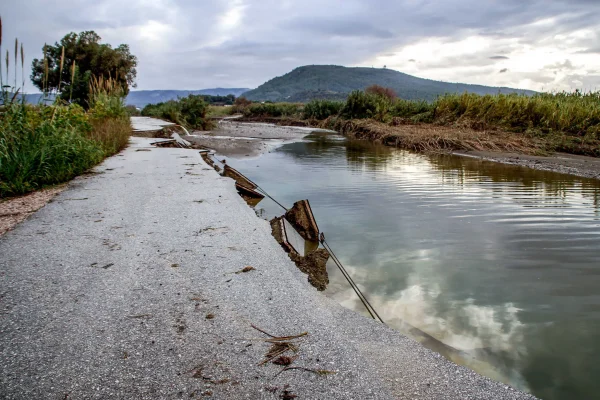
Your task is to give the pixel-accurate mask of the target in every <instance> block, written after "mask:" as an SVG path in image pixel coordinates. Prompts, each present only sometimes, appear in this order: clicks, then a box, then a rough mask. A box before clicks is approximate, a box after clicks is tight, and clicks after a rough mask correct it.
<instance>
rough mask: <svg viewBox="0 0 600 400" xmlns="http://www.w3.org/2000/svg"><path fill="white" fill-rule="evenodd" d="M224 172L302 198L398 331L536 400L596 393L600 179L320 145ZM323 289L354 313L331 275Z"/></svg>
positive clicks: (323, 141) (353, 144) (355, 145)
mask: <svg viewBox="0 0 600 400" xmlns="http://www.w3.org/2000/svg"><path fill="white" fill-rule="evenodd" d="M231 163H232V165H233V166H234V167H236V168H239V169H240V170H241V171H244V173H245V174H246V175H248V176H249V177H250V178H251V179H252V180H254V181H256V182H259V184H260V185H261V186H262V187H263V188H265V189H266V190H267V191H268V192H269V193H271V194H272V195H274V196H275V197H276V198H277V199H278V200H280V201H283V202H284V203H286V204H288V205H290V204H292V203H293V202H294V201H296V200H298V199H302V198H308V199H310V202H311V205H312V208H313V211H314V213H315V216H316V218H317V221H318V223H319V226H320V227H321V229H322V230H323V231H324V232H325V233H326V235H327V237H328V242H329V243H330V244H331V245H332V247H333V248H334V249H335V251H336V253H337V254H338V256H339V257H340V259H341V261H342V262H343V263H344V265H345V266H346V267H347V269H348V270H349V272H350V273H351V275H352V276H353V278H354V279H355V281H356V282H357V283H359V286H360V287H361V289H363V290H364V291H365V293H366V294H367V296H368V297H369V299H370V300H371V301H372V303H373V304H374V306H375V307H376V309H377V311H378V312H379V313H380V314H381V316H382V317H383V318H384V319H385V320H387V321H388V322H390V324H392V325H393V326H395V327H396V328H398V329H400V330H402V331H403V332H405V333H407V334H409V335H412V336H414V337H415V338H416V339H418V340H420V341H423V342H424V343H425V344H426V345H428V346H430V347H432V348H434V350H436V351H439V352H441V353H445V355H446V356H447V357H449V358H451V359H453V360H455V361H457V362H461V363H464V364H467V365H469V366H470V367H472V368H474V369H476V370H478V371H480V372H482V373H485V374H486V375H489V376H490V377H492V378H494V379H498V380H503V381H506V382H510V383H511V384H513V385H515V386H518V387H520V388H523V389H526V390H530V391H531V392H533V393H534V394H536V395H538V396H540V397H542V398H545V399H561V398H571V399H587V398H592V397H594V396H596V393H599V392H600V383H599V382H598V381H597V380H596V379H595V377H596V376H599V375H600V367H599V366H598V365H597V363H596V361H595V360H596V358H597V357H598V356H600V291H599V290H598V288H599V287H600V252H599V251H598V250H599V249H600V244H599V240H598V239H600V219H599V207H598V204H599V203H598V200H599V197H600V185H599V183H598V181H595V180H588V179H583V178H577V177H571V176H566V175H560V174H555V173H551V172H544V171H535V170H530V169H526V168H522V167H515V166H507V165H501V164H494V163H488V162H482V161H479V160H475V159H468V158H459V157H452V156H425V155H418V154H412V153H409V152H404V151H399V150H394V149H391V148H388V147H383V146H377V145H373V144H369V143H365V142H358V141H346V140H343V139H341V138H339V137H331V136H326V135H313V136H311V137H310V138H308V141H306V142H300V143H293V144H289V145H285V146H283V147H281V148H280V149H278V151H276V152H273V153H270V154H268V155H265V156H264V157H262V158H260V159H258V160H252V161H248V160H232V161H231ZM260 207H262V208H263V209H264V211H263V212H264V213H265V214H266V215H269V216H273V215H278V214H280V210H278V209H277V207H276V206H275V205H274V204H272V203H271V202H269V201H267V200H265V201H264V202H263V203H261V205H260ZM330 281H331V284H330V287H329V289H328V294H329V295H330V296H332V297H334V298H335V299H337V300H338V301H339V302H340V303H342V304H343V305H345V306H347V307H350V308H353V309H356V310H361V309H362V305H361V304H360V302H359V301H358V299H357V298H356V297H355V295H354V294H353V292H352V291H351V289H350V288H349V287H348V286H347V284H346V282H345V280H344V279H343V277H342V276H341V274H339V273H338V272H337V271H336V270H335V269H333V268H330ZM413 327H414V328H417V330H416V331H415V330H414V329H413ZM419 331H423V332H425V333H426V334H425V335H419V333H418V332H419ZM428 335H429V336H430V338H429V337H428ZM433 339H435V340H433ZM437 340H439V341H440V342H441V343H442V344H439V343H440V342H436V341H437ZM436 343H438V344H436ZM453 349H456V351H454V350H453Z"/></svg>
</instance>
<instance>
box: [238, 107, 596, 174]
mask: <svg viewBox="0 0 600 400" xmlns="http://www.w3.org/2000/svg"><path fill="white" fill-rule="evenodd" d="M263 120H264V121H268V122H267V123H266V124H272V125H275V126H280V125H279V123H283V124H286V123H290V121H292V122H293V121H294V120H290V119H286V118H283V119H281V118H280V119H277V118H238V119H236V121H238V123H244V124H254V123H260V122H259V121H263ZM278 121H279V122H278ZM296 125H299V126H303V127H305V128H304V129H307V128H310V127H314V129H315V130H320V129H321V128H320V127H319V126H316V127H315V126H314V125H309V121H296ZM319 125H322V124H319ZM284 126H286V127H287V125H284ZM419 126H420V125H415V126H414V127H419ZM292 127H293V126H292ZM441 129H443V130H444V131H452V128H448V127H441ZM456 131H460V129H458V128H457V129H456ZM331 132H336V133H337V134H339V135H342V136H345V137H353V138H356V139H358V140H366V141H370V142H374V143H381V144H382V145H385V146H389V147H393V148H398V149H403V150H409V151H417V150H415V149H414V148H411V147H406V146H403V145H402V144H401V143H400V144H397V141H395V140H389V138H386V137H379V136H378V135H377V134H375V135H373V136H370V135H369V134H368V133H366V132H360V133H358V134H357V133H356V132H348V133H342V132H337V131H331ZM417 152H418V153H425V154H426V153H444V154H451V155H456V156H461V157H469V158H476V159H480V160H483V161H490V162H497V163H500V164H508V165H515V166H522V167H528V168H532V169H537V170H542V171H550V172H556V173H561V174H568V175H573V176H578V177H581V178H589V179H600V158H597V157H591V156H583V155H576V154H569V153H561V152H557V153H554V154H552V155H548V156H538V155H532V154H526V153H522V152H511V151H501V150H498V151H489V150H488V151H486V150H458V149H452V148H447V149H441V150H438V151H417Z"/></svg>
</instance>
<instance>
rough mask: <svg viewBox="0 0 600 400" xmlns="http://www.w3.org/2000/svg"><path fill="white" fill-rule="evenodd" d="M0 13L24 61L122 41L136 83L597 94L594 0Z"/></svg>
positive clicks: (105, 5)
mask: <svg viewBox="0 0 600 400" xmlns="http://www.w3.org/2000/svg"><path fill="white" fill-rule="evenodd" d="M0 15H1V16H2V20H3V25H4V27H3V33H4V35H3V36H4V38H3V39H4V42H5V44H6V42H8V41H12V40H14V37H18V38H19V39H20V40H21V41H22V42H23V43H24V44H25V49H26V54H27V58H28V59H29V62H30V61H31V59H32V58H33V57H40V56H41V48H42V45H43V44H44V42H48V43H54V42H56V41H57V40H59V39H60V38H61V37H62V36H64V35H65V34H66V33H68V32H70V31H75V32H79V31H82V30H95V31H96V32H97V33H99V34H100V36H102V38H103V41H105V42H108V43H111V44H112V45H115V46H116V45H118V44H120V43H127V44H129V45H130V46H131V49H132V52H133V54H135V55H137V56H138V58H139V66H138V78H137V83H138V89H201V88H210V87H256V86H258V85H260V84H261V83H263V82H264V81H265V80H268V79H271V78H273V77H275V76H278V75H283V74H285V73H286V72H289V71H290V70H292V69H293V68H295V67H297V66H301V65H306V64H338V65H346V66H369V67H370V66H375V67H383V66H384V65H386V66H387V68H392V69H396V70H399V71H402V72H406V73H409V74H412V75H416V76H419V77H423V78H430V79H436V80H444V81H451V82H465V83H479V84H485V85H494V86H512V87H519V88H527V89H534V90H572V89H575V88H581V89H587V90H589V89H600V0H569V1H567V0H343V1H342V0H302V1H299V0H296V1H293V0H209V1H207V0H125V1H124V0H93V1H92V0H79V1H75V0H72V1H66V0H54V1H50V0H4V1H3V4H2V7H1V8H0ZM5 48H6V46H5ZM30 91H31V88H30Z"/></svg>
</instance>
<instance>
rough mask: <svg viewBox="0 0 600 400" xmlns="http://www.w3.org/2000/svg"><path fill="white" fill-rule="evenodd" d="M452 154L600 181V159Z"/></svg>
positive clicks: (507, 154)
mask: <svg viewBox="0 0 600 400" xmlns="http://www.w3.org/2000/svg"><path fill="white" fill-rule="evenodd" d="M451 154H453V155H456V156H460V157H469V158H475V159H479V160H482V161H490V162H496V163H500V164H507V165H514V166H521V167H527V168H531V169H537V170H540V171H550V172H556V173H560V174H567V175H573V176H578V177H581V178H588V179H600V158H595V157H588V156H578V155H574V154H566V153H556V154H554V155H552V156H534V155H528V154H519V153H506V152H486V151H454V152H452V153H451Z"/></svg>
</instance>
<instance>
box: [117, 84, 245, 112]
mask: <svg viewBox="0 0 600 400" xmlns="http://www.w3.org/2000/svg"><path fill="white" fill-rule="evenodd" d="M247 90H248V88H215V89H202V90H132V91H131V92H129V95H128V96H127V99H126V100H125V104H128V105H134V106H136V107H139V108H143V107H144V106H145V105H147V104H155V103H161V102H165V101H169V100H175V99H177V97H185V96H187V95H190V94H195V95H198V94H204V95H211V96H227V95H228V94H232V95H234V96H236V97H237V96H239V95H241V94H242V93H244V92H246V91H247Z"/></svg>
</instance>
